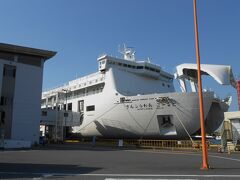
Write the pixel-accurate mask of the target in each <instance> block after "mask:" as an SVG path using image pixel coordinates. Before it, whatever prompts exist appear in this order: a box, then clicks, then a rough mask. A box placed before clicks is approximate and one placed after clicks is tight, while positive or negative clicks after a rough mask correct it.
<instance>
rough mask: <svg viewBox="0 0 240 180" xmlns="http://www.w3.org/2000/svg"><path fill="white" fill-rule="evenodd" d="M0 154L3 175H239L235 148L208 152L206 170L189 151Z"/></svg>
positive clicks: (75, 149)
mask: <svg viewBox="0 0 240 180" xmlns="http://www.w3.org/2000/svg"><path fill="white" fill-rule="evenodd" d="M0 157H1V158H0V179H15V178H23V179H84V180H85V179H108V180H110V179H112V180H113V179H117V178H118V179H240V171H239V170H240V156H239V154H234V153H232V154H226V153H216V152H209V164H210V166H211V169H209V170H207V171H206V170H200V165H201V153H200V152H191V151H167V150H152V149H134V148H130V149H125V148H112V147H111V148H110V147H91V146H86V145H77V144H76V145H66V144H63V145H46V146H44V147H40V148H37V149H32V150H5V151H3V150H1V151H0Z"/></svg>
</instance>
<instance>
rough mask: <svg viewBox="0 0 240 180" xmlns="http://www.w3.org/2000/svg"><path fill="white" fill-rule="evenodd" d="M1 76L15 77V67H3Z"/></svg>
mask: <svg viewBox="0 0 240 180" xmlns="http://www.w3.org/2000/svg"><path fill="white" fill-rule="evenodd" d="M3 76H5V77H13V78H15V77H16V67H15V66H11V65H6V64H5V65H4V68H3Z"/></svg>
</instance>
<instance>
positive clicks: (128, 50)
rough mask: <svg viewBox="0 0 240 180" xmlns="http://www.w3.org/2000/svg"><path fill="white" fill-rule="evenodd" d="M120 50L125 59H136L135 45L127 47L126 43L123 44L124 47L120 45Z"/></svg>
mask: <svg viewBox="0 0 240 180" xmlns="http://www.w3.org/2000/svg"><path fill="white" fill-rule="evenodd" d="M118 51H119V52H120V53H121V54H122V55H123V59H125V60H128V61H135V51H134V49H133V47H126V45H125V44H123V48H122V49H121V47H120V46H119V48H118Z"/></svg>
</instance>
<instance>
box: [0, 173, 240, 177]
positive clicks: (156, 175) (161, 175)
mask: <svg viewBox="0 0 240 180" xmlns="http://www.w3.org/2000/svg"><path fill="white" fill-rule="evenodd" d="M0 174H6V175H25V174H28V175H36V176H43V177H50V176H96V177H97V176H99V177H191V178H197V177H206V178H210V177H222V178H224V177H225V178H240V174H235V175H233V174H204V175H203V174H95V173H94V174H74V173H43V172H39V173H31V172H0Z"/></svg>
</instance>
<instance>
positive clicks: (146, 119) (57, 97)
mask: <svg viewBox="0 0 240 180" xmlns="http://www.w3.org/2000/svg"><path fill="white" fill-rule="evenodd" d="M121 53H122V54H123V58H116V57H112V56H109V55H106V54H105V55H102V56H100V57H99V58H98V59H97V60H98V72H96V73H94V74H90V75H88V76H84V77H82V78H77V79H75V80H72V81H70V82H68V83H67V84H65V85H63V86H61V87H58V88H54V89H51V90H48V91H45V92H43V93H42V110H43V116H42V117H43V120H44V118H45V119H47V118H48V121H50V119H51V120H52V122H53V125H54V121H55V120H54V119H56V118H55V115H53V114H52V115H50V114H51V113H50V111H51V109H56V111H58V110H59V111H62V110H63V112H70V111H72V112H78V113H77V114H78V115H76V114H75V115H74V113H72V115H71V118H70V117H69V116H68V117H67V116H62V118H63V119H64V117H65V122H64V123H63V126H71V127H72V129H71V131H72V133H77V134H80V135H82V136H90V137H91V136H101V137H106V138H153V137H154V138H168V139H169V138H186V137H189V136H191V135H193V134H195V133H196V132H198V131H199V129H200V121H199V101H198V93H197V86H196V83H197V68H196V65H195V64H182V65H179V66H177V72H176V74H175V77H176V78H177V79H178V81H179V82H180V85H181V89H182V92H176V91H175V88H174V85H173V80H174V75H172V74H170V73H168V72H166V71H164V70H163V69H162V68H161V67H160V66H159V65H156V64H153V63H151V62H150V61H149V60H145V61H137V60H136V59H135V52H134V51H133V49H131V48H124V49H123V50H122V51H121ZM201 71H202V74H205V75H210V76H212V77H213V78H214V79H215V80H216V81H217V82H219V83H221V84H232V85H233V86H235V84H234V83H235V81H234V79H233V75H232V71H231V67H230V66H223V65H202V69H201ZM188 81H189V83H190V85H191V92H189V91H187V88H186V87H187V86H186V83H187V82H188ZM203 102H204V111H205V122H206V131H207V132H208V133H211V132H213V131H214V130H216V129H217V128H218V127H219V125H220V124H221V122H222V121H223V113H224V112H225V111H227V110H228V108H229V105H230V103H231V98H230V97H228V98H226V99H225V100H221V99H219V98H216V97H215V95H214V92H212V91H205V92H203ZM64 110H65V111H64ZM66 110H67V111H66ZM47 113H48V114H47ZM44 116H45V117H44ZM49 118H50V119H49ZM58 118H59V117H58ZM71 120H72V123H70V122H71Z"/></svg>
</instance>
